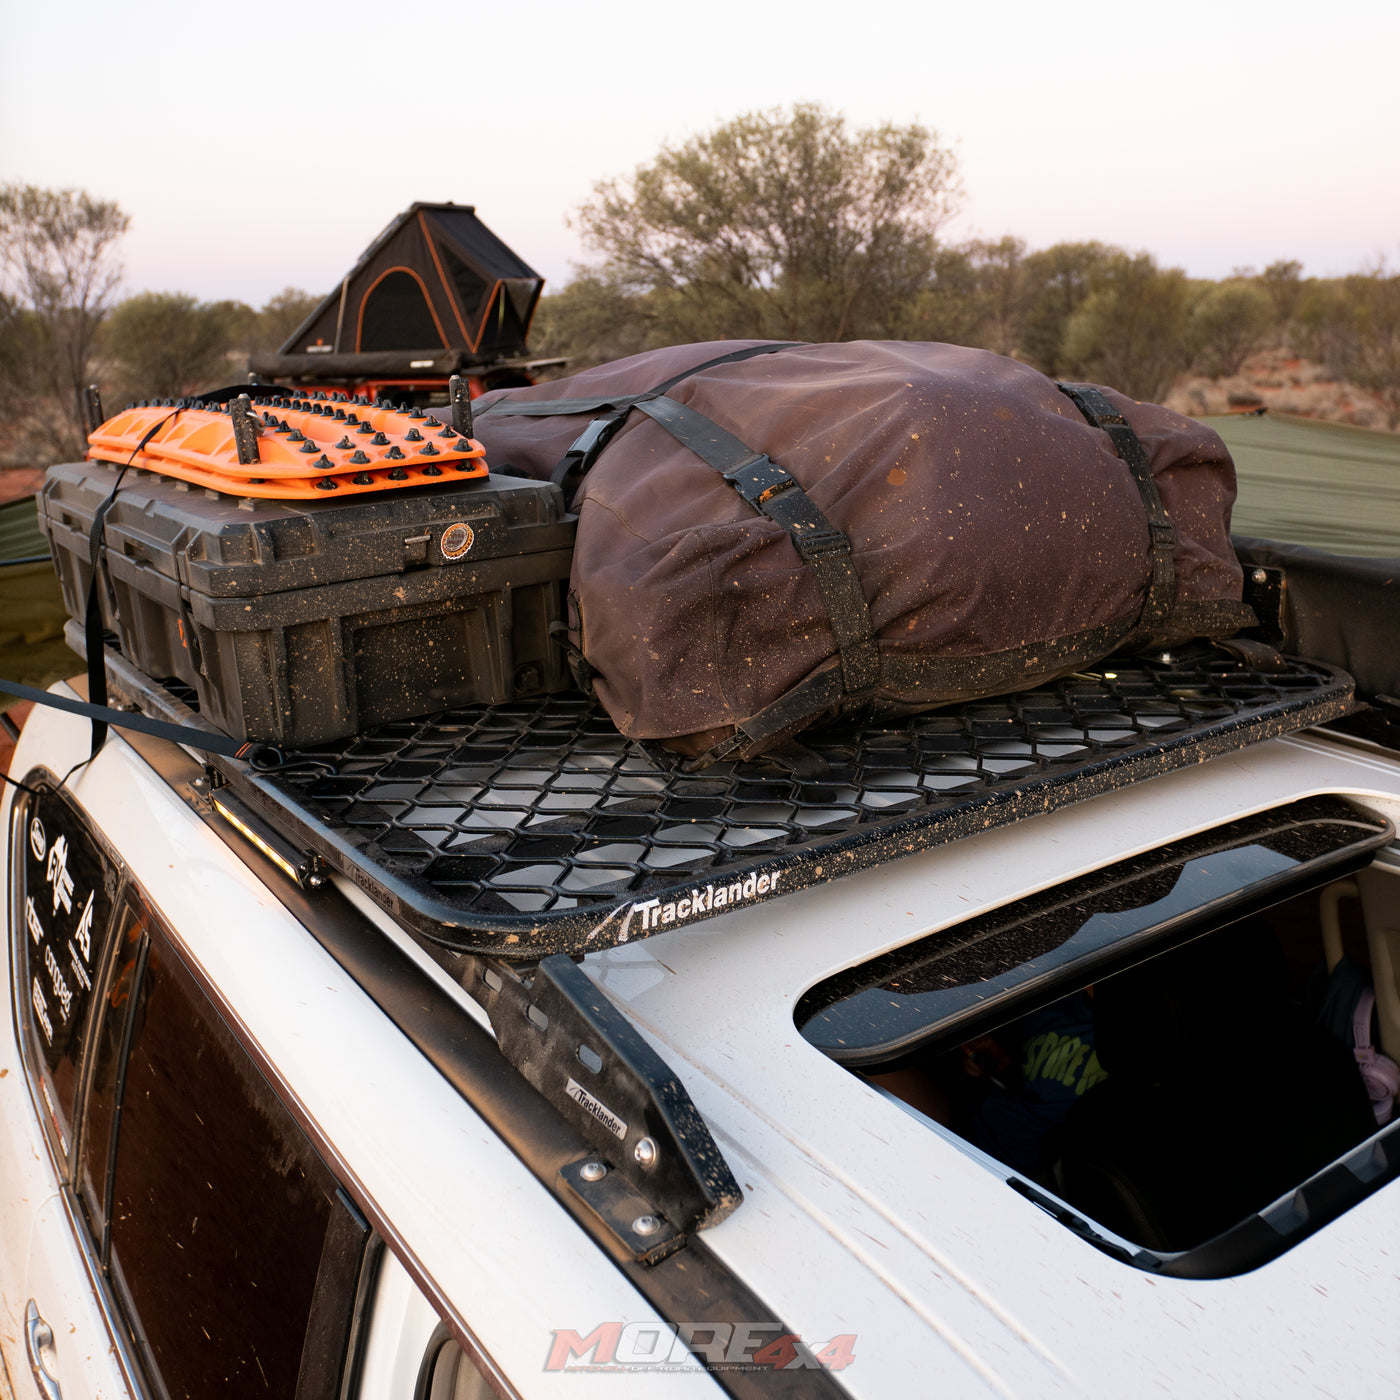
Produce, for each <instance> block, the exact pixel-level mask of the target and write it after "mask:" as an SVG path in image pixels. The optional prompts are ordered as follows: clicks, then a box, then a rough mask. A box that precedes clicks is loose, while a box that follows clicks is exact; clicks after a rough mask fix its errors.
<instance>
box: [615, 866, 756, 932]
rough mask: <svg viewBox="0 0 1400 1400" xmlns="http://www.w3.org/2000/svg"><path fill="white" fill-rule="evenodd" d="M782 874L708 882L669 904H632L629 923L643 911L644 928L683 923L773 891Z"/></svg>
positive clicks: (629, 911) (657, 901) (628, 913)
mask: <svg viewBox="0 0 1400 1400" xmlns="http://www.w3.org/2000/svg"><path fill="white" fill-rule="evenodd" d="M782 877H783V871H781V870H775V871H773V873H772V874H771V875H750V876H749V877H748V878H747V879H745V880H735V881H734V882H733V884H729V885H706V886H705V888H704V889H703V890H699V889H693V890H691V892H690V895H689V897H688V898H686V899H677V900H674V901H672V902H670V903H667V904H662V902H661V901H660V900H659V899H648V900H646V901H644V902H638V903H636V904H634V905H632V907H631V908H630V909H629V910H628V911H627V922H629V923H630V922H631V919H632V915H633V914H640V915H641V916H642V928H643V929H652V930H655V929H658V928H660V927H661V926H662V924H675V923H680V922H681V921H682V920H684V919H689V918H693V917H694V916H695V915H696V914H710V913H713V912H714V911H715V910H716V909H725V908H727V907H728V906H729V905H731V904H739V903H741V902H742V901H743V900H746V899H753V898H754V896H755V895H760V894H772V893H773V891H774V890H776V889H777V888H778V881H779V880H780V879H782Z"/></svg>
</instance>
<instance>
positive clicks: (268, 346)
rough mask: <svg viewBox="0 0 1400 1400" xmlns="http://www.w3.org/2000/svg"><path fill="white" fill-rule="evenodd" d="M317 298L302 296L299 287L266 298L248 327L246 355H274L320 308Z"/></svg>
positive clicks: (308, 293)
mask: <svg viewBox="0 0 1400 1400" xmlns="http://www.w3.org/2000/svg"><path fill="white" fill-rule="evenodd" d="M320 304H321V298H320V297H317V296H312V295H311V293H310V292H304V291H302V290H301V288H300V287H283V288H282V290H281V291H280V292H278V293H277V295H276V296H274V297H269V298H268V300H267V301H266V302H265V303H264V305H263V307H262V310H260V311H258V312H257V313H256V314H255V315H254V316H253V317H252V321H251V325H250V326H249V327H248V333H247V339H248V342H249V343H248V351H249V353H250V354H251V353H253V352H254V351H261V352H263V353H266V354H276V353H277V351H279V350H280V349H281V348H282V347H283V345H285V344H286V343H287V341H288V340H289V339H290V338H291V335H292V332H293V331H295V330H296V328H297V327H298V326H299V325H301V323H302V322H303V321H304V320H306V318H307V317H308V316H309V315H311V313H312V312H313V311H315V309H316V308H317V307H318V306H320Z"/></svg>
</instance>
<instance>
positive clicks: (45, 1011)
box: [30, 977, 53, 1045]
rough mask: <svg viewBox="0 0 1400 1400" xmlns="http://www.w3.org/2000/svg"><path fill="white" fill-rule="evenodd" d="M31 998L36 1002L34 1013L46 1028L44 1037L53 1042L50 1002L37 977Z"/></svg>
mask: <svg viewBox="0 0 1400 1400" xmlns="http://www.w3.org/2000/svg"><path fill="white" fill-rule="evenodd" d="M30 998H31V1000H32V1001H33V1002H34V1014H35V1015H36V1016H37V1017H38V1018H39V1024H40V1025H41V1026H42V1027H43V1028H44V1039H45V1040H47V1041H48V1042H49V1044H50V1045H52V1044H53V1022H52V1021H50V1020H49V1003H48V1001H47V999H46V998H45V996H44V989H43V988H42V987H41V986H40V985H39V979H38V978H37V977H36V978H34V980H33V983H32V984H31V987H30Z"/></svg>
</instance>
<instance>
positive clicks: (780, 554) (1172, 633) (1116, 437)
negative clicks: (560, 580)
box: [475, 341, 1254, 761]
mask: <svg viewBox="0 0 1400 1400" xmlns="http://www.w3.org/2000/svg"><path fill="white" fill-rule="evenodd" d="M476 407H477V414H476V428H475V435H476V437H477V439H478V440H479V441H480V442H481V443H482V444H483V445H484V447H485V448H486V452H487V457H488V460H489V461H490V462H491V463H492V464H493V466H494V467H498V468H499V467H500V466H502V465H506V464H509V465H511V466H514V467H515V468H516V469H518V470H523V471H525V472H527V473H529V474H530V475H532V476H539V477H553V479H555V480H556V481H559V482H560V484H561V485H563V486H564V487H565V489H566V491H575V492H576V496H575V506H576V509H577V510H578V511H579V528H578V539H577V544H576V546H575V554H574V564H573V572H572V576H571V581H570V589H571V595H572V601H573V626H572V631H571V642H572V644H573V647H574V650H575V655H576V657H577V658H578V659H579V660H580V662H581V669H582V671H583V673H584V675H585V677H586V679H588V680H589V681H590V682H591V684H592V685H593V687H594V688H595V689H596V691H597V693H598V695H599V697H600V698H601V699H602V700H603V702H604V704H605V705H606V706H607V708H608V711H609V713H610V714H611V715H612V717H613V719H614V721H615V722H616V723H617V725H618V727H619V728H620V729H621V730H622V731H623V732H624V733H625V734H628V735H630V736H632V737H634V738H643V739H659V740H663V741H665V742H667V743H669V744H670V745H671V746H672V747H675V748H677V749H679V750H681V751H682V752H686V753H690V754H693V755H698V756H701V757H702V758H704V759H705V760H707V761H713V760H715V759H719V758H728V757H752V756H754V755H756V754H758V753H761V752H763V751H764V750H765V749H767V748H770V747H772V746H773V745H774V744H776V743H778V742H780V741H781V740H782V739H783V738H785V737H787V736H789V735H791V734H794V733H796V732H797V731H799V730H800V729H802V728H804V727H805V726H807V725H809V724H812V723H814V722H817V721H819V720H824V719H829V718H833V717H835V716H837V715H841V714H848V715H849V714H860V715H869V716H876V715H893V714H899V713H909V712H911V711H914V710H920V709H926V708H929V707H931V706H934V705H941V704H947V703H950V702H953V701H957V700H964V699H968V698H973V697H977V696H984V695H996V694H1002V693H1006V692H1008V691H1012V690H1016V689H1020V688H1023V687H1029V686H1032V685H1035V684H1038V683H1040V682H1042V681H1045V680H1048V679H1051V678H1053V677H1055V676H1058V675H1064V674H1068V673H1070V672H1072V671H1075V670H1077V669H1079V668H1081V667H1083V666H1085V665H1088V664H1090V663H1092V662H1093V661H1095V660H1098V659H1100V658H1102V657H1104V656H1106V655H1108V654H1109V653H1110V652H1112V651H1115V650H1118V649H1120V648H1124V647H1133V646H1147V645H1149V644H1159V645H1173V644H1175V643H1177V642H1180V641H1182V640H1185V639H1187V638H1191V637H1226V636H1230V635H1233V634H1234V633H1235V632H1236V631H1238V630H1239V629H1240V628H1241V627H1245V626H1248V625H1250V624H1251V623H1252V622H1253V620H1254V619H1253V615H1252V614H1251V613H1250V611H1249V610H1248V609H1247V608H1245V607H1244V606H1243V605H1242V604H1241V602H1240V592H1241V571H1240V566H1239V564H1238V562H1237V561H1236V559H1235V555H1234V552H1233V550H1232V549H1231V547H1230V540H1229V517H1230V507H1231V504H1232V503H1233V501H1234V495H1235V486H1234V468H1233V464H1232V463H1231V461H1230V457H1229V454H1228V452H1227V451H1226V449H1225V446H1224V444H1223V443H1222V442H1221V440H1220V438H1219V437H1218V436H1217V435H1216V434H1215V433H1214V432H1213V431H1212V430H1211V429H1209V428H1207V427H1205V426H1204V425H1203V424H1201V423H1197V422H1195V421H1193V420H1191V419H1189V418H1185V417H1182V416H1181V415H1180V414H1177V413H1173V412H1171V411H1170V410H1168V409H1165V408H1162V407H1160V406H1158V405H1156V404H1147V403H1137V402H1135V401H1134V400H1132V399H1129V398H1127V397H1125V396H1124V395H1121V394H1118V393H1116V392H1114V391H1113V390H1111V389H1105V388H1101V387H1097V386H1093V385H1058V384H1056V383H1055V382H1054V381H1052V380H1050V379H1047V378H1046V377H1045V376H1044V375H1042V374H1040V373H1038V372H1037V371H1035V370H1033V369H1031V368H1030V367H1029V366H1026V365H1023V364H1020V363H1018V362H1017V361H1015V360H1010V359H1006V358H1005V357H1003V356H999V355H993V354H991V353H989V352H986V351H981V350H970V349H966V348H963V347H960V346H953V345H940V344H927V343H918V342H903V341H893V342H868V341H866V342H851V343H844V344H835V345H803V344H799V345H789V344H783V343H778V342H754V341H747V342H734V341H729V342H712V343H709V344H704V345H685V346H672V347H668V348H666V349H663V350H656V351H650V352H647V353H645V354H642V355H634V356H632V357H630V358H629V359H626V360H619V361H617V362H615V363H613V364H609V365H603V366H600V367H598V368H597V369H592V370H587V371H585V372H583V373H582V374H578V375H574V376H572V377H571V378H569V379H566V380H561V381H555V382H554V383H551V384H543V385H537V386H534V387H533V388H529V389H524V390H504V391H499V392H497V393H495V394H488V395H486V396H485V397H484V398H482V399H480V400H478V401H477V405H476Z"/></svg>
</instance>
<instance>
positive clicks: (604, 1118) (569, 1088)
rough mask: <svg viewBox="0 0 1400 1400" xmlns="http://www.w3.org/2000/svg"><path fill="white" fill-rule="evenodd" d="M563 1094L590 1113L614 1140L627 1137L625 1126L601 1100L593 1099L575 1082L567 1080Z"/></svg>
mask: <svg viewBox="0 0 1400 1400" xmlns="http://www.w3.org/2000/svg"><path fill="white" fill-rule="evenodd" d="M564 1092H565V1093H566V1094H567V1095H568V1096H569V1097H570V1098H571V1099H572V1100H573V1101H574V1102H575V1103H576V1104H578V1105H579V1106H580V1107H581V1108H583V1109H584V1110H585V1111H586V1112H588V1113H591V1114H592V1115H593V1117H595V1118H596V1119H597V1120H598V1121H599V1122H600V1123H601V1124H602V1125H603V1126H604V1127H605V1128H606V1129H607V1130H608V1131H609V1132H610V1133H611V1134H612V1135H613V1136H614V1137H615V1138H618V1139H621V1138H625V1137H626V1136H627V1124H626V1123H625V1122H623V1120H622V1119H621V1118H619V1117H618V1116H617V1114H615V1113H614V1112H613V1111H612V1109H610V1108H609V1107H608V1106H607V1104H605V1103H603V1102H602V1100H600V1099H595V1098H594V1097H593V1095H592V1094H590V1093H589V1092H588V1090H587V1089H585V1088H584V1087H583V1085H582V1084H580V1083H579V1082H578V1081H577V1080H575V1079H571V1080H569V1082H568V1084H567V1085H566V1086H565V1089H564Z"/></svg>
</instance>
